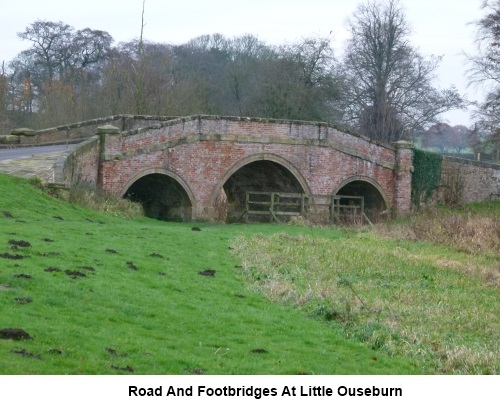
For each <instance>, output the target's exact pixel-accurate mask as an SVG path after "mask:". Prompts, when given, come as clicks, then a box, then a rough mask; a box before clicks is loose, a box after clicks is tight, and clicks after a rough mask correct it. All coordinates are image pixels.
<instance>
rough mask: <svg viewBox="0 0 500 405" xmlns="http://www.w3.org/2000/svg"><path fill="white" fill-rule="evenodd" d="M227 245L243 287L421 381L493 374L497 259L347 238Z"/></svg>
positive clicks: (367, 236)
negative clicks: (397, 361) (403, 365)
mask: <svg viewBox="0 0 500 405" xmlns="http://www.w3.org/2000/svg"><path fill="white" fill-rule="evenodd" d="M315 233H316V231H314V233H313V234H312V235H299V236H290V235H287V234H277V235H273V236H254V237H252V238H239V239H238V240H237V241H236V242H235V247H236V251H237V253H238V256H239V257H240V258H241V259H242V262H243V267H244V269H245V273H246V278H247V280H248V282H249V283H250V284H251V285H253V286H254V288H255V289H256V290H257V291H260V292H261V293H262V294H264V295H265V296H267V297H268V298H269V299H271V300H272V301H274V302H282V303H286V304H288V305H290V306H293V307H297V308H300V309H301V310H302V311H303V312H304V313H309V314H310V315H312V316H313V317H315V318H318V319H324V320H325V321H327V322H329V324H330V325H331V327H332V328H333V329H335V330H338V331H339V332H340V333H342V334H343V335H344V336H345V337H346V338H349V339H352V340H355V341H360V342H365V343H366V344H367V345H369V346H370V347H372V348H373V349H375V350H379V351H381V352H384V353H389V354H391V355H393V356H405V357H407V358H411V359H414V360H415V361H416V362H417V363H418V364H419V366H420V367H421V368H422V369H424V370H426V372H427V373H456V374H499V373H500V360H499V359H500V343H499V342H500V326H499V325H500V323H499V319H498V316H499V314H500V300H499V299H498V297H499V285H500V266H499V263H500V261H499V256H498V252H496V253H493V252H484V253H480V254H474V255H472V254H468V253H464V252H459V251H457V250H455V249H452V248H449V247H445V246H441V245H432V244H429V243H424V242H415V241H408V240H397V239H391V238H387V237H384V236H381V235H378V234H375V233H372V232H354V233H352V234H351V235H350V236H349V237H344V238H340V239H337V240H332V239H328V238H324V237H321V236H320V235H318V234H315Z"/></svg>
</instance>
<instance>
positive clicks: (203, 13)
mask: <svg viewBox="0 0 500 405" xmlns="http://www.w3.org/2000/svg"><path fill="white" fill-rule="evenodd" d="M1 1H2V3H3V4H2V5H1V6H0V38H2V39H1V41H0V63H1V62H2V61H5V62H8V61H10V60H11V59H13V58H14V57H15V56H16V55H17V54H18V53H19V52H20V51H22V50H24V49H27V48H28V47H29V46H30V44H29V43H28V42H26V41H21V40H20V39H19V38H18V37H17V33H18V32H21V31H24V29H25V27H27V26H28V25H29V24H31V23H32V22H34V21H35V20H37V19H41V20H48V21H63V22H65V23H67V24H70V25H72V26H73V27H75V28H76V29H82V28H86V27H89V28H92V29H101V30H105V31H108V32H109V33H110V34H111V36H112V37H113V38H114V39H115V41H116V42H121V41H128V40H130V39H133V38H137V37H138V36H139V34H140V27H141V10H142V0H84V1H81V0H74V1H61V0H43V1H40V0H18V1H16V0H1ZM359 3H360V1H357V0H306V1H304V0H252V1H248V0H246V1H235V0H210V1H198V0H196V1H193V0H191V1H190V0H184V1H182V0H177V1H165V0H146V9H145V16H144V19H145V23H146V26H145V27H144V37H145V39H147V40H151V41H156V42H166V43H172V44H181V43H183V42H186V41H188V40H189V39H192V38H194V37H196V36H198V35H203V34H212V33H215V32H219V33H221V34H224V35H225V36H228V37H233V36H238V35H242V34H246V33H250V34H253V35H255V36H257V37H258V38H259V39H261V40H263V41H265V42H267V43H269V44H281V43H286V42H293V41H295V40H297V39H300V38H302V37H306V36H314V35H328V34H329V33H330V31H332V36H333V45H334V48H335V50H336V54H337V55H338V56H340V55H341V53H342V46H343V44H344V42H345V39H346V38H347V31H346V29H345V21H346V19H347V18H348V17H349V16H351V15H352V13H353V12H354V10H355V9H356V7H357V5H358V4H359ZM400 4H401V5H402V6H403V8H404V9H405V13H406V17H407V20H408V22H409V23H410V25H411V27H412V29H413V33H412V36H411V42H412V45H413V46H415V47H417V48H418V49H419V50H420V52H421V53H422V54H423V55H426V56H428V55H431V54H434V55H443V60H442V63H441V65H440V69H439V71H438V77H437V81H436V85H437V86H438V87H441V88H444V87H449V86H450V85H452V84H454V85H455V86H456V87H457V88H458V90H459V91H460V92H461V93H468V95H469V98H471V99H476V98H479V99H480V98H481V93H480V92H476V91H475V90H474V89H467V88H466V78H465V70H466V66H465V59H464V57H463V56H462V55H461V54H462V52H463V51H465V52H469V53H471V52H474V46H473V41H474V26H473V25H471V24H469V23H470V22H473V21H475V20H477V19H479V18H480V17H481V15H482V11H481V10H480V5H481V0H400ZM444 118H446V119H447V120H448V121H449V122H450V124H452V125H456V124H464V125H469V124H470V120H469V114H468V112H462V111H455V112H451V113H448V114H446V115H445V116H444Z"/></svg>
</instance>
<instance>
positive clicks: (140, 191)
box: [120, 168, 196, 220]
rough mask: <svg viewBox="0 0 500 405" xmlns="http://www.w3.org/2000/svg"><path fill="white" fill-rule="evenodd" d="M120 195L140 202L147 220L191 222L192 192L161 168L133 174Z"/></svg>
mask: <svg viewBox="0 0 500 405" xmlns="http://www.w3.org/2000/svg"><path fill="white" fill-rule="evenodd" d="M120 195H121V196H122V197H123V198H129V199H131V200H132V201H137V202H140V203H141V204H142V205H143V207H144V211H145V213H146V215H147V216H149V217H153V218H157V219H162V220H191V217H192V212H193V210H194V209H195V208H196V200H195V198H194V195H193V192H192V191H191V189H190V187H189V186H188V184H187V183H186V182H185V181H184V179H183V178H182V177H180V176H179V175H177V174H176V173H174V172H172V171H170V170H166V169H163V168H148V169H145V170H141V171H140V172H138V173H136V174H135V175H134V176H132V177H131V178H130V179H129V180H128V181H127V183H126V184H125V185H124V186H123V188H122V190H121V193H120Z"/></svg>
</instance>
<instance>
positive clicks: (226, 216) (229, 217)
mask: <svg viewBox="0 0 500 405" xmlns="http://www.w3.org/2000/svg"><path fill="white" fill-rule="evenodd" d="M246 191H265V192H280V191H281V192H286V193H305V194H310V189H309V186H308V184H307V181H306V179H305V178H304V176H303V175H302V174H301V173H300V171H299V170H298V169H297V168H296V167H295V166H294V165H293V164H292V163H290V162H289V161H288V160H286V159H284V158H282V157H281V156H278V155H275V154H271V153H257V154H255V155H251V156H247V157H245V158H243V159H241V160H239V161H238V162H237V163H235V164H234V165H233V166H232V167H231V168H230V169H229V170H227V171H226V172H225V174H224V176H222V178H221V179H220V180H219V182H218V183H217V185H216V186H215V188H214V191H213V192H212V194H211V197H210V200H209V206H210V207H213V209H214V219H216V220H224V221H228V222H231V221H233V220H235V219H237V218H238V217H239V216H240V215H241V213H242V212H243V211H244V209H245V197H246Z"/></svg>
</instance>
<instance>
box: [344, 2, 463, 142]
mask: <svg viewBox="0 0 500 405" xmlns="http://www.w3.org/2000/svg"><path fill="white" fill-rule="evenodd" d="M348 27H349V31H350V33H351V38H350V39H349V40H348V42H347V46H346V53H345V58H344V63H343V71H344V74H345V76H344V83H345V85H344V88H343V91H344V94H343V97H342V99H343V100H344V101H345V102H344V103H342V105H341V106H340V110H342V111H343V120H344V121H345V122H346V123H348V124H350V125H351V126H354V127H355V128H356V129H357V130H359V131H361V132H362V133H364V134H365V135H367V136H369V137H370V138H372V139H375V140H378V141H382V142H386V143H388V142H393V141H396V140H399V139H405V138H410V136H411V133H412V132H413V131H415V130H417V129H421V128H423V127H424V126H425V125H426V124H429V123H432V122H435V121H436V118H437V117H438V115H439V114H441V113H443V112H446V111H449V110H452V109H456V108H461V107H463V106H464V101H463V99H462V97H460V96H459V94H458V93H457V91H456V90H455V89H454V88H450V89H447V90H443V91H440V90H438V89H436V88H435V87H434V86H433V84H432V82H433V79H434V72H435V71H436V69H437V67H438V64H439V61H440V58H438V57H432V58H429V59H426V58H424V57H423V56H422V55H420V54H419V52H418V51H417V50H416V49H415V48H413V47H412V46H411V45H410V44H409V35H410V28H409V26H408V23H407V21H406V18H405V15H404V12H403V10H402V9H401V7H400V6H399V3H398V1H397V0H389V1H387V2H385V3H382V2H373V1H368V2H367V3H365V4H362V5H360V6H359V7H358V9H357V10H356V12H355V13H354V15H353V16H352V18H351V19H350V20H349V22H348Z"/></svg>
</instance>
